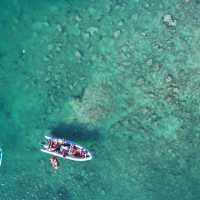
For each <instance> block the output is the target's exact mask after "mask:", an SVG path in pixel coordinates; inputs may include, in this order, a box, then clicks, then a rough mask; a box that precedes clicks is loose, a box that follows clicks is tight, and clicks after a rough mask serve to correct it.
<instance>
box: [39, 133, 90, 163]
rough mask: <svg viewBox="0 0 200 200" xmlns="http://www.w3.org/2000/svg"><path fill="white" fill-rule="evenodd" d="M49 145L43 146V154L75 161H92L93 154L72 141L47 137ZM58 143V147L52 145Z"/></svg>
mask: <svg viewBox="0 0 200 200" xmlns="http://www.w3.org/2000/svg"><path fill="white" fill-rule="evenodd" d="M45 139H46V140H47V144H45V145H43V148H42V149H41V151H42V152H44V153H47V154H50V155H52V156H57V157H60V158H64V159H66V160H73V161H88V160H91V159H92V153H91V152H90V151H89V150H87V149H86V148H84V147H83V146H81V145H78V144H76V143H75V142H72V141H70V140H65V139H60V138H55V137H51V136H45ZM52 143H53V144H55V143H56V145H57V146H56V147H55V148H52V147H51V145H52Z"/></svg>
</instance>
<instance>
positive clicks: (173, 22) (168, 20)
mask: <svg viewBox="0 0 200 200" xmlns="http://www.w3.org/2000/svg"><path fill="white" fill-rule="evenodd" d="M163 22H164V23H165V24H166V25H167V26H176V19H174V17H173V16H171V15H169V14H167V15H165V16H164V17H163Z"/></svg>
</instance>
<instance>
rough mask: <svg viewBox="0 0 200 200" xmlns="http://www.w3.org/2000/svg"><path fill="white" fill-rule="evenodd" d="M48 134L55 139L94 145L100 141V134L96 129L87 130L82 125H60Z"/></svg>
mask: <svg viewBox="0 0 200 200" xmlns="http://www.w3.org/2000/svg"><path fill="white" fill-rule="evenodd" d="M50 134H51V135H52V136H54V137H56V138H63V139H67V140H72V141H80V142H84V141H88V142H92V141H93V142H94V143H96V142H97V141H98V140H100V134H99V132H98V130H96V129H88V128H87V127H86V126H85V125H83V124H77V123H72V124H65V123H60V124H58V125H57V126H56V127H54V128H52V129H51V132H50Z"/></svg>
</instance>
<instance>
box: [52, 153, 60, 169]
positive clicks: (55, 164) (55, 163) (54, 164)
mask: <svg viewBox="0 0 200 200" xmlns="http://www.w3.org/2000/svg"><path fill="white" fill-rule="evenodd" d="M50 161H51V166H52V167H53V168H54V169H58V167H59V165H60V164H59V161H58V159H57V158H56V157H55V156H53V157H52V158H51V159H50Z"/></svg>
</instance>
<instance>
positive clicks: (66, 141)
mask: <svg viewBox="0 0 200 200" xmlns="http://www.w3.org/2000/svg"><path fill="white" fill-rule="evenodd" d="M45 139H47V140H53V139H57V138H53V137H50V136H45ZM63 141H64V144H73V145H75V146H76V147H77V148H80V149H84V150H86V151H87V155H88V156H87V157H75V156H73V155H66V156H63V155H62V154H61V153H59V152H57V151H49V150H48V145H43V148H42V149H41V151H42V152H43V153H46V154H49V155H52V156H56V157H59V158H63V159H66V160H73V161H79V162H83V161H89V160H91V159H92V153H91V152H90V151H89V150H87V149H86V148H84V147H83V146H81V145H78V144H76V143H75V142H72V141H70V140H63Z"/></svg>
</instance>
